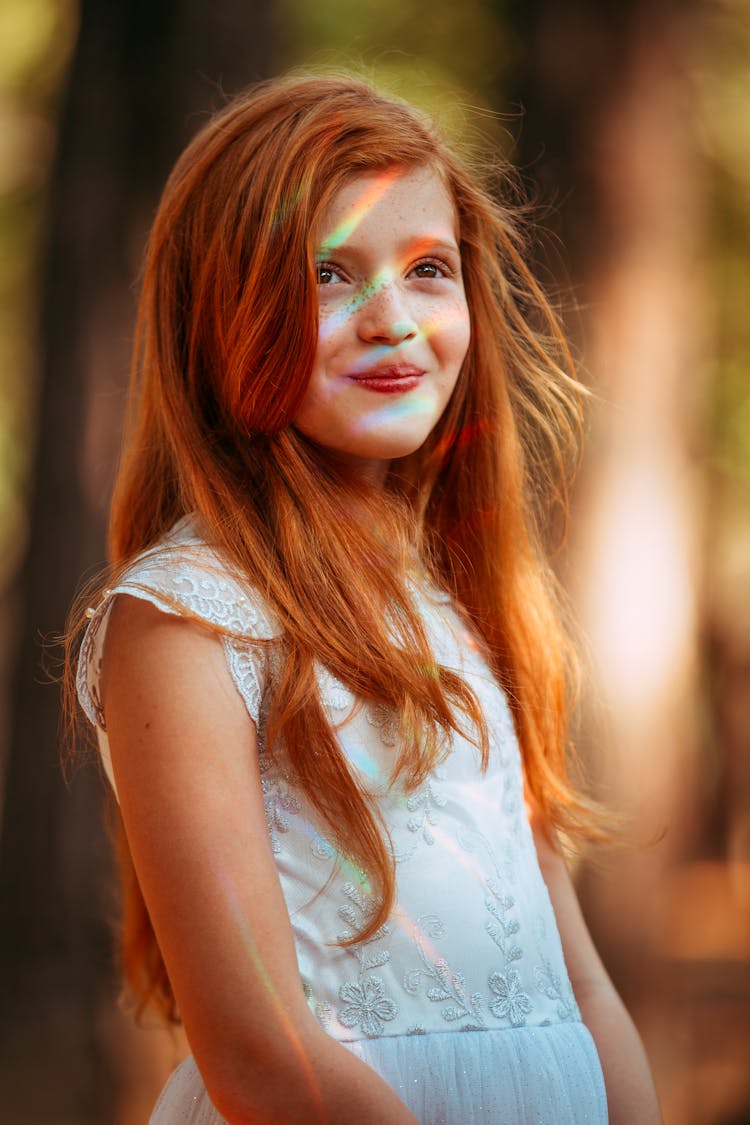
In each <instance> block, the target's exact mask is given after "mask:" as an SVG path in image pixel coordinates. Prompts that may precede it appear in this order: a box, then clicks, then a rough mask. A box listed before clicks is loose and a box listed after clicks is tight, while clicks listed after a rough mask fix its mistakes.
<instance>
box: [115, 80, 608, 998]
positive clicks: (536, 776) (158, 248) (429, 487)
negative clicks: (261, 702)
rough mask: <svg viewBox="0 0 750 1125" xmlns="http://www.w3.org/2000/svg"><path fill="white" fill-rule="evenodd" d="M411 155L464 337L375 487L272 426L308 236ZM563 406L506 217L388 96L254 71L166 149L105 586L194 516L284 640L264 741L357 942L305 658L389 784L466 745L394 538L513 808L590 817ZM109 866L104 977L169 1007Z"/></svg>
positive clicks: (343, 815)
mask: <svg viewBox="0 0 750 1125" xmlns="http://www.w3.org/2000/svg"><path fill="white" fill-rule="evenodd" d="M415 167H429V168H432V169H434V171H435V172H436V174H437V175H439V176H440V177H441V179H442V182H443V183H444V184H445V186H446V188H447V190H448V191H449V193H450V195H451V198H452V199H453V201H454V204H455V207H456V212H457V217H458V224H459V233H460V250H461V256H462V263H463V274H464V284H465V289H466V295H467V301H468V305H469V310H470V316H471V322H472V335H471V344H470V347H469V352H468V355H467V358H466V361H465V363H464V365H463V368H462V371H461V374H460V376H459V380H458V383H457V386H456V389H455V391H454V394H453V396H452V398H451V401H450V403H449V405H448V408H447V409H446V411H445V413H444V415H443V417H442V418H441V420H440V422H439V423H438V425H437V426H436V428H435V430H434V432H433V433H432V434H431V436H430V438H429V439H428V441H427V442H426V443H425V445H424V446H423V447H422V448H421V449H419V450H418V451H417V452H416V453H414V454H412V455H411V456H410V457H408V458H404V459H402V460H400V461H398V462H394V463H393V464H392V467H391V470H390V472H389V475H388V478H387V481H386V487H385V491H384V493H382V494H380V495H377V494H375V493H371V492H367V491H366V490H365V487H364V486H363V485H361V484H360V485H355V484H354V483H353V482H352V481H350V480H346V479H344V478H343V477H342V476H341V473H340V471H338V470H337V469H336V468H335V466H334V465H333V464H332V463H331V462H330V460H329V459H328V458H327V457H326V453H325V450H322V449H320V448H317V447H315V446H314V445H313V444H312V443H310V442H309V441H308V440H307V439H305V438H304V437H303V436H302V435H301V434H299V433H298V432H297V431H296V430H295V428H294V426H293V421H294V418H295V413H296V411H297V408H298V407H299V404H300V401H301V398H302V396H303V394H304V392H305V389H306V386H307V383H308V379H309V377H310V372H311V368H312V363H313V358H314V355H315V349H316V343H317V300H316V287H315V271H314V251H315V246H314V241H313V240H314V237H315V231H316V226H317V223H318V220H319V217H320V216H321V213H322V211H323V209H324V208H325V207H326V205H327V203H328V202H329V201H330V200H331V198H332V197H333V196H334V195H335V194H336V192H337V191H338V190H339V189H340V188H341V187H342V186H343V184H344V183H346V182H347V180H349V179H350V178H351V177H353V176H356V175H358V174H361V173H363V172H372V171H377V170H385V169H387V168H402V169H412V168H415ZM579 399H580V387H579V384H578V383H577V382H576V380H575V377H574V374H573V371H572V366H571V363H570V357H569V354H568V351H567V348H566V346H565V342H564V339H563V336H562V334H561V331H560V328H559V325H558V322H557V320H556V318H555V316H554V314H553V313H552V311H551V309H550V307H549V305H548V303H547V301H546V300H545V298H544V296H543V295H542V293H541V291H540V289H539V288H538V286H537V285H536V283H535V282H534V280H533V278H532V276H531V275H530V273H529V271H528V269H527V267H526V265H525V264H524V260H523V256H522V252H521V245H520V241H519V237H518V235H517V234H516V232H515V228H514V226H513V223H512V222H511V219H510V217H509V213H508V212H507V211H506V210H505V209H504V208H503V207H501V206H500V205H498V204H497V203H496V202H494V201H493V200H492V198H491V197H490V195H489V194H488V193H487V192H486V191H484V190H483V189H482V188H481V187H480V186H478V184H477V183H476V182H475V179H474V178H473V177H472V176H470V175H469V174H468V173H467V171H466V170H465V168H464V167H463V165H462V164H461V163H460V162H459V160H458V159H457V158H456V156H455V155H454V154H453V153H452V151H451V150H450V149H449V148H448V147H447V145H446V143H445V141H444V140H443V139H442V137H441V136H440V135H439V133H438V132H437V131H436V130H435V128H434V127H433V126H432V125H431V123H430V122H428V121H427V120H426V119H425V118H424V117H423V116H422V115H421V114H419V113H418V112H417V111H415V110H414V109H413V108H411V107H409V106H407V105H405V104H402V103H401V102H399V101H397V100H393V99H391V98H387V97H384V96H383V95H381V94H380V93H378V92H376V91H375V90H373V89H372V88H371V87H370V86H368V85H366V84H365V83H363V82H361V81H359V80H356V79H352V78H341V77H331V78H318V77H314V78H310V77H298V76H295V77H290V78H285V79H281V80H276V81H272V82H268V83H265V84H263V85H261V86H258V87H256V88H255V89H253V90H252V91H250V92H249V93H248V94H245V95H243V96H241V97H239V98H237V99H236V100H234V101H233V102H232V103H231V104H230V105H228V106H227V107H226V108H225V109H224V110H223V111H221V112H220V113H219V114H217V115H216V116H215V117H214V118H213V119H212V120H211V121H210V122H209V123H208V124H207V125H206V126H205V127H204V128H203V129H202V131H201V132H200V133H199V134H198V135H197V136H196V138H195V139H194V140H193V142H192V143H191V144H190V146H189V147H188V148H187V150H186V151H185V153H184V154H183V156H182V157H181V158H180V160H179V161H178V163H177V165H176V167H175V169H174V171H173V173H172V175H171V177H170V179H169V181H168V183H167V186H166V189H165V192H164V195H163V198H162V201H161V205H160V207H159V211H158V214H157V216H156V220H155V222H154V225H153V229H152V232H151V237H150V241H149V246H148V252H147V258H146V266H145V275H144V280H143V289H142V296H141V303H140V311H139V317H138V329H137V339H136V348H135V359H134V366H133V376H132V387H131V396H130V415H129V423H128V427H127V432H126V441H125V448H124V455H123V459H122V464H121V468H120V471H119V475H118V478H117V482H116V486H115V491H114V498H113V501H112V510H111V522H110V536H109V549H110V560H111V564H112V569H111V571H110V573H109V574H108V577H107V584H110V585H111V584H112V581H113V575H115V576H116V574H117V573H119V572H121V570H122V569H123V568H124V567H125V566H127V564H128V563H129V562H130V561H131V560H132V559H133V558H134V556H136V555H137V554H138V553H139V552H141V551H143V550H144V549H146V548H148V547H150V546H152V545H153V544H154V543H156V542H157V541H158V540H159V539H160V538H161V537H162V536H163V535H164V534H165V532H166V531H168V530H169V528H170V527H171V526H172V525H173V524H174V523H175V521H176V520H177V519H178V518H179V517H180V516H182V515H184V514H185V513H197V514H198V515H199V516H200V519H201V523H202V525H203V526H204V527H205V528H207V529H208V532H209V535H210V537H211V539H212V541H213V543H214V545H215V546H216V547H217V548H218V549H219V550H220V551H221V552H222V553H223V555H224V557H225V558H226V559H227V561H228V563H229V564H230V565H231V566H233V567H235V568H236V569H237V570H238V571H239V572H240V573H242V574H243V575H244V576H245V578H246V579H247V581H248V582H249V583H250V584H251V585H252V586H254V587H256V588H257V589H259V590H260V591H262V592H263V595H264V597H265V598H266V599H267V600H268V602H269V603H270V605H271V607H272V608H273V609H274V610H275V612H276V614H277V615H278V617H279V619H280V620H281V622H282V623H283V627H284V632H285V641H286V645H285V651H286V664H285V669H284V672H283V675H282V677H281V682H280V683H279V685H278V690H277V692H276V694H275V699H274V705H273V710H272V714H271V716H270V719H269V729H268V747H269V752H273V748H274V745H278V744H280V741H281V740H282V739H283V744H284V747H285V753H286V754H288V757H289V762H290V765H291V768H292V769H293V770H294V772H295V774H296V775H297V777H298V779H299V783H300V784H301V785H302V786H303V788H304V789H305V791H306V792H307V794H308V796H309V799H310V800H311V802H312V804H313V805H314V806H315V808H316V809H317V810H318V812H319V814H320V815H321V816H322V817H323V819H324V820H325V822H326V823H327V825H328V826H329V829H330V831H331V832H332V834H333V835H334V837H335V838H336V839H337V840H338V841H339V843H340V846H341V849H342V851H345V852H346V853H347V855H348V856H349V857H350V858H352V859H353V860H355V861H356V863H357V864H358V866H360V867H362V868H364V869H365V870H366V871H367V872H368V875H369V878H370V882H371V885H372V887H373V891H374V894H375V901H376V906H377V909H376V910H375V912H374V913H373V915H372V917H371V918H370V919H369V920H368V923H367V926H366V928H365V929H364V930H363V931H362V933H361V934H359V935H358V938H359V937H362V936H366V935H369V934H371V933H373V932H374V931H375V930H376V929H377V928H378V926H380V925H381V924H382V922H383V921H384V919H385V918H386V916H387V914H388V912H389V910H390V908H391V905H392V902H393V895H394V872H393V860H392V857H391V854H390V851H389V848H388V845H387V842H386V839H385V835H384V831H383V827H382V825H381V823H380V820H379V816H378V812H377V809H376V807H375V806H374V805H373V804H372V803H371V801H370V798H369V797H368V794H367V792H366V790H365V789H364V787H363V786H362V785H361V783H360V782H359V781H358V780H357V778H356V777H355V775H354V774H353V773H352V771H351V770H350V768H349V765H348V763H347V760H346V758H345V757H344V755H343V753H342V751H341V749H340V748H339V746H338V743H337V739H336V735H335V732H334V731H333V729H332V728H331V725H330V723H329V721H328V719H327V718H326V715H325V713H324V711H323V708H322V706H321V703H320V701H319V699H318V695H317V691H316V681H315V677H314V661H315V660H318V661H320V662H321V663H322V664H323V665H324V666H326V667H327V668H329V669H330V670H331V671H332V672H333V673H334V674H335V675H336V676H337V677H338V678H339V679H340V680H341V681H343V682H344V683H345V684H347V685H348V686H349V687H350V688H351V689H352V691H354V692H355V693H356V694H357V695H359V696H362V697H366V698H370V699H377V700H379V701H381V702H383V703H385V704H387V705H389V706H392V707H393V708H395V710H396V712H397V713H398V714H399V715H400V717H401V739H400V745H401V750H400V753H399V756H398V758H397V761H396V762H395V763H394V775H400V777H401V778H402V781H403V782H404V784H405V785H406V786H407V787H412V786H416V785H417V784H419V783H420V781H422V780H423V779H424V777H425V776H426V775H427V773H428V771H429V770H430V769H431V768H432V767H433V766H434V765H435V763H436V761H437V760H439V757H440V755H441V754H443V753H445V752H446V749H447V746H448V740H447V738H446V734H447V733H449V732H450V730H451V728H452V729H454V730H455V729H459V727H460V728H461V729H465V730H468V731H473V732H474V739H475V741H476V743H477V745H478V746H479V748H480V750H481V754H482V761H483V763H484V764H485V765H486V760H487V753H488V749H487V747H488V742H487V731H486V727H485V723H484V719H483V717H482V714H481V710H480V708H479V705H478V702H477V700H476V698H475V697H474V695H473V692H472V691H471V690H470V689H469V688H468V686H467V685H466V684H465V683H464V681H463V680H462V679H461V678H460V677H459V676H458V675H456V674H455V673H452V672H450V671H449V670H447V669H445V668H442V667H440V666H439V665H436V663H435V660H434V657H433V655H432V653H431V651H430V647H429V643H428V640H427V638H426V635H425V632H424V630H423V627H422V625H421V622H420V620H419V617H418V615H417V614H416V612H415V610H414V608H413V606H412V604H411V602H410V600H409V597H408V595H407V592H406V589H405V586H404V581H403V579H404V572H405V569H406V567H407V566H408V565H409V561H410V560H411V559H413V553H414V551H415V550H416V551H417V552H418V554H419V556H420V557H421V560H422V562H423V564H424V565H425V566H426V567H427V569H428V571H429V572H430V573H431V575H432V577H433V578H434V580H435V581H436V582H438V584H440V585H441V586H443V587H444V588H446V589H447V590H449V591H450V592H451V594H453V596H454V597H455V599H456V601H457V603H458V604H460V605H461V606H462V607H463V608H464V610H465V611H466V613H467V615H468V617H469V618H470V620H471V623H472V625H473V627H474V629H475V631H476V633H477V634H478V636H479V637H480V638H481V639H482V641H483V642H484V644H485V646H486V650H487V653H488V658H489V660H490V662H491V665H492V668H493V670H494V672H495V674H496V676H497V678H498V680H499V682H500V683H501V684H502V686H503V687H504V689H505V691H506V692H507V695H508V698H509V701H510V705H511V708H512V711H513V715H514V718H515V724H516V729H517V733H518V737H519V742H520V745H521V750H522V755H523V761H524V767H525V777H526V784H527V786H528V789H529V792H530V794H531V795H532V797H533V799H534V800H535V801H536V803H537V804H538V805H539V807H540V808H541V810H542V811H543V812H544V813H545V814H546V816H547V817H548V819H549V820H550V821H551V822H552V823H554V824H557V825H562V826H566V827H570V826H571V824H578V826H579V827H580V826H583V828H584V829H585V828H586V825H588V826H589V828H590V827H591V824H592V818H591V811H590V806H589V805H588V803H587V802H586V801H585V799H584V798H582V797H581V796H579V795H577V794H576V792H575V790H574V789H573V787H572V786H571V784H570V782H569V780H568V772H567V766H566V740H567V728H568V719H569V712H570V706H571V695H572V693H571V676H570V670H571V668H572V667H573V661H572V659H571V648H570V645H569V642H568V640H567V637H566V633H565V630H564V628H563V625H562V623H561V613H560V609H559V605H558V599H557V595H556V587H555V583H554V581H553V578H552V576H551V572H550V570H549V567H548V565H547V563H546V561H545V555H544V551H543V550H542V547H541V539H542V535H541V531H540V529H541V528H542V527H543V526H544V521H545V520H546V519H547V518H548V517H549V512H550V506H551V507H553V508H554V507H555V506H559V507H562V508H563V509H564V508H565V506H566V490H565V481H566V476H567V471H568V469H569V467H570V457H571V456H572V455H574V454H575V450H576V447H577V439H578V435H579V428H580V402H579ZM352 559H356V560H357V565H356V566H355V567H353V566H352ZM394 610H395V612H394ZM394 621H397V622H398V623H399V630H400V633H401V635H400V636H399V637H397V638H395V639H394V637H393V635H392V633H391V632H390V629H392V627H393V622H394ZM311 747H312V748H313V752H311ZM344 841H345V844H344ZM120 863H121V867H122V870H123V887H124V966H125V971H126V975H127V977H128V979H129V981H130V984H131V987H132V988H133V989H134V991H135V993H136V997H137V999H138V1001H139V1003H140V1005H141V1006H144V1005H145V1004H146V1003H147V1002H152V1003H155V1004H156V1006H157V1007H159V1008H161V1010H162V1011H163V1012H165V1013H166V1014H168V1015H170V1016H171V1017H172V1018H174V1016H175V1013H174V1005H173V998H172V995H171V989H170V987H169V981H168V978H167V976H166V972H165V970H164V966H163V963H162V961H161V957H160V954H159V952H158V946H157V944H156V940H155V938H154V935H153V931H152V930H151V927H150V922H149V919H148V913H147V911H146V907H145V904H144V902H143V899H142V897H141V893H140V888H139V886H138V881H137V878H134V876H133V872H132V864H131V861H130V857H129V852H128V849H127V843H126V841H125V840H124V838H123V842H122V847H121V852H120Z"/></svg>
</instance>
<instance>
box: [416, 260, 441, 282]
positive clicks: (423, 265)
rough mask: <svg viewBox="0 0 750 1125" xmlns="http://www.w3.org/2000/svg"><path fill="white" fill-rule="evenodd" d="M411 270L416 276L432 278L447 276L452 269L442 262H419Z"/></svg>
mask: <svg viewBox="0 0 750 1125" xmlns="http://www.w3.org/2000/svg"><path fill="white" fill-rule="evenodd" d="M411 272H412V273H413V274H415V275H416V277H420V278H427V279H430V278H434V277H447V276H448V274H449V272H450V271H449V270H448V267H447V266H444V265H443V263H442V262H417V264H416V266H414V267H413V268H412V271H411Z"/></svg>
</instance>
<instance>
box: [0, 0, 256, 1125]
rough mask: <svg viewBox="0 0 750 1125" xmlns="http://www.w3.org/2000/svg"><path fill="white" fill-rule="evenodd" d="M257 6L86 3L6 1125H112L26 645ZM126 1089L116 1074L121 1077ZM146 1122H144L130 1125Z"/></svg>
mask: <svg viewBox="0 0 750 1125" xmlns="http://www.w3.org/2000/svg"><path fill="white" fill-rule="evenodd" d="M274 44H275V31H274V26H273V21H272V16H271V4H270V2H259V0H256V2H255V3H253V4H252V5H247V4H245V3H243V2H242V0H214V3H212V4H211V5H206V4H202V3H200V0H149V2H148V3H145V2H144V0H129V2H125V0H118V2H113V3H109V4H99V3H97V2H96V0H84V2H83V3H82V5H81V10H80V33H79V39H78V44H77V48H76V52H75V56H74V59H73V64H72V70H71V76H70V82H69V87H68V90H67V94H66V97H65V104H64V107H63V112H62V118H61V126H60V135H59V144H58V151H57V158H56V164H55V168H54V172H53V180H52V185H51V194H50V201H49V220H48V222H49V238H48V246H47V252H46V263H45V267H44V281H43V309H42V316H41V329H42V347H43V358H42V372H41V376H42V381H41V387H40V402H39V415H38V422H37V440H36V454H35V463H34V472H33V487H32V496H31V504H30V549H29V552H28V557H27V559H26V562H25V565H24V567H23V571H22V574H21V578H20V590H19V594H20V601H21V623H20V644H19V649H18V656H17V663H16V675H15V690H14V692H13V696H12V698H13V715H12V721H11V736H10V754H9V760H8V767H7V778H6V791H5V792H6V797H5V810H4V817H3V824H2V841H1V846H0V973H1V974H2V979H3V985H4V993H5V994H4V996H3V1001H2V1004H1V1005H0V1059H1V1060H2V1062H1V1063H0V1088H1V1089H2V1098H1V1100H2V1107H3V1110H2V1112H3V1118H4V1120H8V1121H13V1122H23V1123H24V1125H37V1123H38V1125H42V1123H44V1125H68V1123H69V1125H88V1123H91V1125H94V1123H96V1125H103V1123H106V1122H115V1121H120V1120H123V1117H122V1116H121V1115H119V1113H118V1110H117V1109H116V1105H117V1101H118V1097H117V1096H116V1089H117V1087H118V1086H119V1085H121V1084H122V1083H123V1082H127V1081H128V1076H127V1075H123V1074H118V1067H121V1066H122V1065H123V1062H122V1056H121V1053H120V1052H118V1051H117V1050H116V1049H115V1047H114V1044H112V1043H111V1042H110V1041H109V1039H108V1035H109V1032H108V1029H107V1018H108V1017H107V1014H106V1013H107V1010H108V1009H109V1008H111V1002H112V995H113V979H112V968H111V964H110V960H111V958H110V953H109V946H110V940H109V937H108V935H107V933H106V930H105V923H104V920H103V919H104V916H105V915H106V913H109V910H108V909H105V899H106V898H107V892H105V891H104V886H105V885H108V884H109V882H110V874H111V873H110V869H109V861H108V858H107V849H106V847H105V846H104V844H103V838H102V829H101V817H100V815H99V811H100V803H101V794H102V787H101V785H100V782H99V780H98V778H97V777H96V776H95V775H94V773H93V771H90V770H86V771H82V772H81V773H80V774H78V775H77V776H76V778H75V780H74V783H73V784H72V786H71V787H70V790H66V789H65V787H64V786H63V783H62V780H61V777H60V772H59V767H58V761H57V736H56V732H57V724H58V713H59V701H58V699H57V696H56V693H55V692H54V691H52V690H51V689H50V687H49V686H48V684H46V683H43V682H42V678H41V677H40V649H39V638H40V634H44V635H47V636H49V635H51V634H53V633H58V634H59V633H60V632H61V631H62V628H63V624H64V620H65V615H66V611H67V608H68V606H69V604H70V601H71V599H72V595H73V591H74V589H75V587H76V586H77V584H78V582H79V581H80V578H81V575H82V574H84V573H85V572H87V571H88V572H90V571H91V570H92V568H95V567H97V566H98V565H99V564H100V563H101V562H102V561H103V556H104V513H105V509H106V502H107V499H108V496H109V490H110V484H111V479H112V474H113V468H114V457H115V450H116V448H117V433H118V429H119V424H120V414H121V406H122V397H123V396H122V392H123V387H124V383H125V378H126V373H127V368H128V357H127V353H128V350H129V349H128V338H129V334H130V331H131V322H132V315H133V301H132V297H131V293H130V288H129V287H130V285H131V284H132V282H133V279H134V277H135V274H136V272H137V264H138V256H139V253H140V247H141V245H142V241H143V237H144V234H145V228H146V226H147V224H148V220H149V217H150V215H151V213H152V211H153V209H154V206H155V202H156V199H157V195H158V191H159V187H160V185H161V183H162V181H163V179H164V176H165V174H166V171H167V169H168V167H169V166H170V164H171V163H172V162H173V161H174V158H175V157H176V155H177V153H178V152H179V150H180V149H181V148H182V146H183V145H184V143H185V141H186V140H187V138H188V137H189V135H190V134H192V133H193V132H194V131H195V128H196V126H197V124H199V122H198V120H197V119H196V116H195V114H196V112H197V111H198V110H200V111H205V110H206V108H207V103H210V102H211V100H214V101H217V102H218V101H219V100H221V98H222V91H223V90H226V91H227V92H229V93H231V92H233V91H235V90H236V89H238V88H240V87H241V86H243V85H246V84H247V83H248V82H251V81H253V80H256V79H258V78H261V77H264V76H266V75H267V74H268V73H269V71H270V70H272V69H273V67H274V57H275V49H274ZM132 1077H133V1076H131V1078H132ZM144 1115H145V1113H144V1111H141V1114H140V1117H139V1118H138V1120H142V1119H143V1117H144Z"/></svg>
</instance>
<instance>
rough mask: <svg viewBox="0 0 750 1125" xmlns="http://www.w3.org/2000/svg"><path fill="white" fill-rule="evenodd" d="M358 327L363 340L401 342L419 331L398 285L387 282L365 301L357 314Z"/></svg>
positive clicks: (387, 342)
mask: <svg viewBox="0 0 750 1125" xmlns="http://www.w3.org/2000/svg"><path fill="white" fill-rule="evenodd" d="M357 331H358V333H359V336H360V338H361V339H363V340H367V341H368V342H370V343H376V344H391V345H393V344H401V343H403V342H404V340H410V339H412V338H413V337H414V336H416V335H417V334H418V332H419V326H418V325H417V322H416V321H415V319H414V317H413V315H412V314H411V312H410V310H409V308H408V303H407V302H405V301H404V300H403V297H402V295H401V294H399V293H398V292H397V291H396V287H395V286H394V285H385V286H383V288H382V289H380V290H379V291H378V292H377V293H375V294H373V296H372V297H370V298H369V300H367V301H365V302H364V304H363V306H362V308H361V309H360V311H359V315H358V317H357Z"/></svg>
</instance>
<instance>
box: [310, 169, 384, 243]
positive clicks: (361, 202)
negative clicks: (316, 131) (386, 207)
mask: <svg viewBox="0 0 750 1125" xmlns="http://www.w3.org/2000/svg"><path fill="white" fill-rule="evenodd" d="M401 174H402V173H401V171H400V170H399V169H398V168H387V169H386V170H385V171H384V172H379V173H378V174H377V176H375V179H374V182H373V183H372V184H371V186H370V187H368V188H367V189H366V190H365V191H363V192H362V194H361V196H360V197H359V199H358V200H357V202H356V203H355V204H354V206H353V207H352V208H351V209H350V211H349V213H348V214H347V215H346V216H345V217H344V218H343V219H342V220H341V222H340V223H339V225H338V226H337V227H334V229H333V230H332V231H331V233H330V234H329V235H328V237H327V238H326V239H325V241H324V242H323V245H322V246H321V248H320V253H321V254H322V255H325V254H326V253H327V252H328V251H330V250H335V249H336V248H337V247H339V246H341V244H342V243H343V242H346V240H347V238H350V237H351V235H352V234H353V233H354V231H355V230H356V229H357V227H358V226H359V224H360V223H361V222H362V220H363V219H364V217H365V215H366V214H367V212H368V211H369V210H370V208H371V207H374V206H375V204H376V203H377V202H378V200H379V199H381V198H382V197H383V196H384V195H385V193H386V192H387V191H388V189H389V187H390V186H391V184H392V183H394V181H395V180H397V179H398V178H399V176H401Z"/></svg>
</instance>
